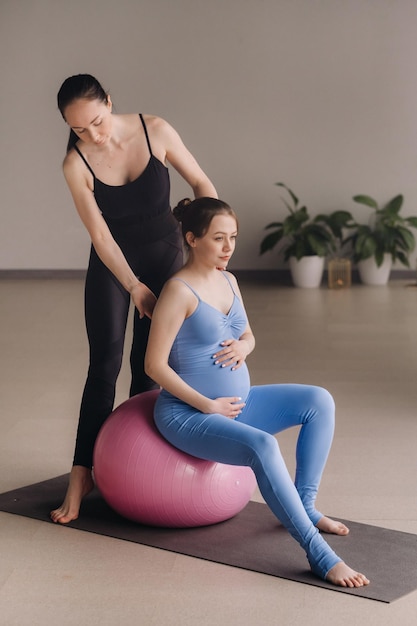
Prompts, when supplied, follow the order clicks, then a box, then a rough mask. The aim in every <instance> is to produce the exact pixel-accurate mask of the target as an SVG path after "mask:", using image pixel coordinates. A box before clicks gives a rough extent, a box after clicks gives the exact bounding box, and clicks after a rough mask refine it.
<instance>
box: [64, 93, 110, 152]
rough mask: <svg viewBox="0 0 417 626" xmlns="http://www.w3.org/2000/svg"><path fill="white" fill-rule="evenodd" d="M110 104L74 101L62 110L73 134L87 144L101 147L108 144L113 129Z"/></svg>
mask: <svg viewBox="0 0 417 626" xmlns="http://www.w3.org/2000/svg"><path fill="white" fill-rule="evenodd" d="M111 110H112V103H111V100H110V97H108V99H107V102H102V101H101V100H87V99H86V98H80V99H79V100H74V101H73V102H71V104H69V105H68V106H67V107H66V108H65V110H64V117H65V120H66V122H67V124H68V126H70V127H71V129H72V130H73V131H74V132H75V134H76V135H77V136H78V137H79V138H80V139H81V141H83V142H84V143H87V144H95V145H97V146H102V145H104V144H106V143H108V142H109V140H110V138H111V132H112V128H113V120H112V115H111Z"/></svg>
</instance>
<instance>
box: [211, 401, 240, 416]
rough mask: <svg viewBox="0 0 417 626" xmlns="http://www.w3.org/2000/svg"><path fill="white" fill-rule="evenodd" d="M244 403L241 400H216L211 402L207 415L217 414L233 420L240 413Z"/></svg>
mask: <svg viewBox="0 0 417 626" xmlns="http://www.w3.org/2000/svg"><path fill="white" fill-rule="evenodd" d="M244 406H245V403H244V402H242V398H238V397H230V398H216V399H215V400H212V401H211V406H210V410H209V413H219V414H220V415H224V416H225V417H229V418H230V419H235V418H236V417H237V416H238V415H239V414H240V413H241V412H242V409H243V407H244Z"/></svg>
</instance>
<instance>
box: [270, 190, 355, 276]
mask: <svg viewBox="0 0 417 626" xmlns="http://www.w3.org/2000/svg"><path fill="white" fill-rule="evenodd" d="M275 184H276V185H277V186H278V187H282V188H284V189H285V190H286V192H287V194H288V196H289V198H290V201H289V200H287V199H285V198H282V201H283V203H284V204H285V206H286V208H287V209H288V212H289V215H288V216H287V217H286V218H285V219H284V220H283V221H279V222H271V223H270V224H268V225H267V226H265V229H266V230H270V231H271V232H269V233H268V234H267V235H265V237H264V238H263V239H262V241H261V245H260V254H264V253H265V252H267V251H269V250H272V249H273V248H275V246H277V245H278V244H280V250H281V251H283V252H284V260H285V261H289V263H290V271H291V276H292V279H293V282H294V284H295V285H296V286H298V287H318V286H319V285H320V283H321V280H322V275H323V270H324V261H325V258H326V257H327V256H329V255H330V254H332V253H333V252H334V251H335V250H336V249H337V244H338V242H342V240H343V229H344V228H345V227H348V226H349V225H350V224H352V223H353V218H352V216H351V214H350V213H349V212H348V211H334V212H333V213H331V214H329V215H325V214H320V215H317V216H316V217H314V218H311V217H310V215H309V212H308V210H307V207H306V206H305V205H303V206H299V200H298V198H297V196H296V195H295V194H294V192H293V191H292V190H291V189H290V188H289V187H287V186H286V185H285V184H284V183H275Z"/></svg>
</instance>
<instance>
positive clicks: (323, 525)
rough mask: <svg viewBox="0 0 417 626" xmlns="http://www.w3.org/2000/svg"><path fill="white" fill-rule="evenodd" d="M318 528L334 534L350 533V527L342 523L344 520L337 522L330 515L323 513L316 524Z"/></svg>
mask: <svg viewBox="0 0 417 626" xmlns="http://www.w3.org/2000/svg"><path fill="white" fill-rule="evenodd" d="M316 528H318V529H319V530H321V531H322V532H324V533H331V534H332V535H348V534H349V528H348V527H347V526H345V525H344V524H342V522H336V521H335V520H333V519H330V517H326V516H325V515H323V517H322V518H320V519H319V521H318V522H317V524H316Z"/></svg>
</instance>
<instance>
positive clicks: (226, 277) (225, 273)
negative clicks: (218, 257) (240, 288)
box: [219, 270, 236, 295]
mask: <svg viewBox="0 0 417 626" xmlns="http://www.w3.org/2000/svg"><path fill="white" fill-rule="evenodd" d="M219 271H221V272H222V275H223V276H224V277H225V279H226V280H227V282H228V283H229V285H230V289H231V290H232V291H233V294H234V295H236V292H235V290H234V289H233V285H232V281H231V280H230V278H229V277H228V275H227V272H225V271H222V270H219Z"/></svg>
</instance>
